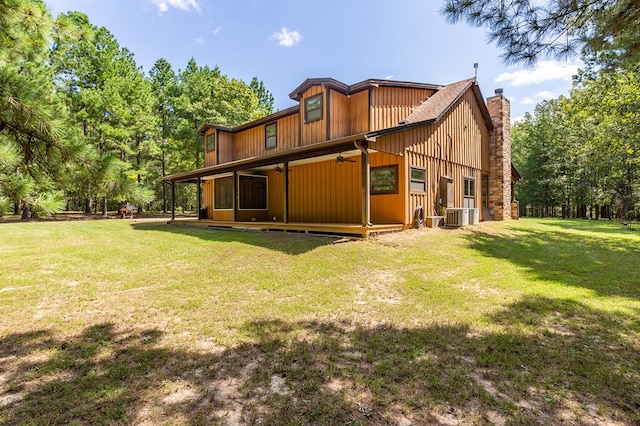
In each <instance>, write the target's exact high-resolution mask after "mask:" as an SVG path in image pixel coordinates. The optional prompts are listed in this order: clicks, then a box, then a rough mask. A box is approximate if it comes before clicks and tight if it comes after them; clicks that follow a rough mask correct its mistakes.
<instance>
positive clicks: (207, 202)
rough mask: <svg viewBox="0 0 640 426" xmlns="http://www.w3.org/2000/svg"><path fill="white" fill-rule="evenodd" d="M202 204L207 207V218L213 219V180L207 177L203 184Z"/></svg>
mask: <svg viewBox="0 0 640 426" xmlns="http://www.w3.org/2000/svg"><path fill="white" fill-rule="evenodd" d="M202 206H203V207H206V208H207V219H213V180H212V179H207V180H205V181H204V182H203V184H202Z"/></svg>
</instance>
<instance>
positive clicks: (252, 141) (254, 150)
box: [233, 114, 300, 160]
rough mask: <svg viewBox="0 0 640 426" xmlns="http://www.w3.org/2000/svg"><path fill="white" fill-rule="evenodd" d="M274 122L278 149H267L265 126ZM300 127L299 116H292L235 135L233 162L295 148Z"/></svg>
mask: <svg viewBox="0 0 640 426" xmlns="http://www.w3.org/2000/svg"><path fill="white" fill-rule="evenodd" d="M274 122H275V123H276V140H277V142H276V147H275V148H271V149H266V147H265V142H266V134H265V126H266V125H268V124H271V123H274ZM299 125H300V122H299V119H298V114H291V115H287V116H285V117H282V118H279V119H277V120H273V121H268V122H265V123H261V124H259V125H256V126H255V127H250V128H248V129H246V130H242V131H239V132H238V133H235V134H234V135H233V160H244V159H245V158H251V157H258V156H262V155H265V154H271V153H276V152H282V151H288V150H290V149H292V148H295V147H296V146H297V140H298V137H299V133H300V131H299Z"/></svg>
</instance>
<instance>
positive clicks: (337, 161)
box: [336, 153, 356, 166]
mask: <svg viewBox="0 0 640 426" xmlns="http://www.w3.org/2000/svg"><path fill="white" fill-rule="evenodd" d="M345 161H346V162H349V163H355V162H356V160H350V159H348V158H344V157H343V156H342V153H340V154H338V157H337V158H336V163H338V166H341V165H343V164H344V162H345Z"/></svg>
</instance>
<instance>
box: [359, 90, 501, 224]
mask: <svg viewBox="0 0 640 426" xmlns="http://www.w3.org/2000/svg"><path fill="white" fill-rule="evenodd" d="M371 147H372V148H373V149H375V150H379V151H383V152H388V153H392V154H396V155H403V154H404V155H406V157H407V164H406V166H405V173H408V171H409V169H410V168H411V167H418V168H422V169H425V170H426V175H427V176H426V178H427V192H426V193H413V192H409V196H408V205H407V209H406V214H405V217H404V221H405V222H404V223H407V224H410V223H411V222H413V214H414V212H415V209H416V208H417V207H418V206H422V207H423V209H424V210H425V214H426V215H427V216H432V215H435V214H436V210H435V209H436V206H437V204H438V200H437V193H438V182H439V178H440V176H445V175H449V176H451V177H452V178H453V187H454V205H455V206H456V207H462V206H463V199H464V192H463V191H464V188H463V182H464V177H475V185H476V186H475V190H476V191H475V194H476V195H475V202H476V206H477V207H480V203H481V174H482V173H485V174H487V173H488V168H489V130H488V128H487V125H486V123H485V122H484V120H483V119H482V113H481V111H480V106H479V105H478V103H477V101H476V98H475V96H474V95H473V93H472V91H471V90H468V91H467V92H466V93H465V94H464V95H463V96H462V97H461V98H460V99H459V100H458V101H457V102H456V104H455V105H453V107H452V108H451V109H450V110H449V111H448V112H447V113H446V114H445V115H444V116H443V117H442V118H441V119H440V120H439V121H438V122H437V123H434V124H431V125H428V126H423V127H418V128H414V129H410V130H407V131H406V132H400V133H395V134H393V135H389V136H385V137H383V138H378V140H377V141H376V142H374V143H372V144H371ZM406 188H407V189H406V190H407V191H409V189H408V188H409V182H408V183H407V186H406ZM483 215H484V212H483V211H482V209H480V218H481V219H484V216H483Z"/></svg>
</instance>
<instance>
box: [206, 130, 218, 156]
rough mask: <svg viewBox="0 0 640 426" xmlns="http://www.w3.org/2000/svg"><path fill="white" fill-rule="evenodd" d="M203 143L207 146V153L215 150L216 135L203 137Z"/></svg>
mask: <svg viewBox="0 0 640 426" xmlns="http://www.w3.org/2000/svg"><path fill="white" fill-rule="evenodd" d="M204 139H205V143H206V145H207V152H209V151H215V150H216V134H215V133H211V134H209V135H207V136H205V137H204Z"/></svg>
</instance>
